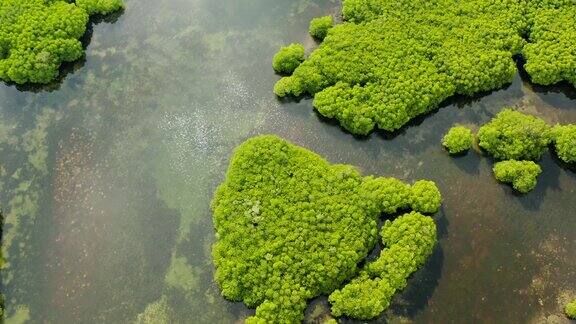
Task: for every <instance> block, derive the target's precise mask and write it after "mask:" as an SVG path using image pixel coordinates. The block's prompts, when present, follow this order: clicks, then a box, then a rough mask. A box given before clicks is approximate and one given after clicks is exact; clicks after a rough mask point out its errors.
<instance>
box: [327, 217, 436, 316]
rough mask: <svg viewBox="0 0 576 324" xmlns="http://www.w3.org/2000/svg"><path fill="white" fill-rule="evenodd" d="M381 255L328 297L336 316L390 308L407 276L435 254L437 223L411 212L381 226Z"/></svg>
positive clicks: (378, 311)
mask: <svg viewBox="0 0 576 324" xmlns="http://www.w3.org/2000/svg"><path fill="white" fill-rule="evenodd" d="M382 243H383V244H384V245H385V246H386V248H385V249H383V250H382V252H381V254H380V257H379V258H378V259H377V260H376V261H374V262H372V263H370V264H368V265H367V266H366V267H365V268H364V269H363V270H362V272H361V273H360V275H359V276H358V277H357V278H354V279H353V280H352V281H351V282H350V283H349V284H347V285H346V286H344V288H342V289H341V290H336V291H335V292H333V293H332V294H331V295H330V297H329V300H330V302H331V303H332V313H333V314H334V315H335V316H341V315H347V316H350V317H354V318H358V319H364V320H367V319H371V318H374V317H376V316H378V315H379V314H380V313H381V312H382V311H383V310H385V309H386V308H388V306H389V305H390V300H391V299H392V297H393V296H394V293H395V292H396V291H398V290H401V289H404V287H406V284H407V283H406V280H407V278H408V277H409V276H410V275H411V274H412V273H413V272H415V271H416V270H418V268H419V267H420V266H422V264H424V262H425V261H426V259H427V258H428V257H429V256H430V254H432V250H433V249H434V245H435V244H436V224H435V223H434V220H433V219H432V218H430V217H427V216H423V215H422V214H420V213H417V212H412V213H409V214H405V215H403V216H400V217H399V218H397V219H396V220H394V221H393V222H390V221H389V220H387V221H386V223H385V224H384V226H383V227H382Z"/></svg>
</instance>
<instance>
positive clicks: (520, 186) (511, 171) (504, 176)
mask: <svg viewBox="0 0 576 324" xmlns="http://www.w3.org/2000/svg"><path fill="white" fill-rule="evenodd" d="M493 171H494V176H496V179H498V181H501V182H505V183H511V184H512V186H513V187H514V189H516V190H518V191H519V192H521V193H527V192H529V191H531V190H532V189H534V188H535V187H536V180H537V178H538V175H540V173H542V168H540V166H539V165H538V164H536V163H534V162H533V161H516V160H509V161H502V162H498V163H496V164H495V165H494V169H493Z"/></svg>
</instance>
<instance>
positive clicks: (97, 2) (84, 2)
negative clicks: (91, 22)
mask: <svg viewBox="0 0 576 324" xmlns="http://www.w3.org/2000/svg"><path fill="white" fill-rule="evenodd" d="M76 5H77V6H78V7H80V8H82V9H84V10H86V12H87V13H88V14H89V15H94V14H99V15H107V14H109V13H112V12H114V11H118V10H120V9H122V8H124V3H123V1H122V0H76Z"/></svg>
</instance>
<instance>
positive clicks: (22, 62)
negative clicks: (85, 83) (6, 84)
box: [0, 0, 122, 84]
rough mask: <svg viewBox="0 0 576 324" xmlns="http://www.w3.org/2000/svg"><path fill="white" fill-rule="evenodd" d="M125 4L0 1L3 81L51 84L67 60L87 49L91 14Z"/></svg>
mask: <svg viewBox="0 0 576 324" xmlns="http://www.w3.org/2000/svg"><path fill="white" fill-rule="evenodd" d="M121 7H122V1H121V0H79V1H78V2H77V3H76V4H74V3H68V1H64V0H2V1H1V3H0V80H4V81H12V82H15V83H18V84H23V83H49V82H51V81H52V80H54V79H55V78H56V77H57V76H58V72H59V67H60V65H61V64H62V63H63V62H72V61H75V60H77V59H79V58H80V57H81V56H82V55H83V53H84V51H83V49H82V44H81V43H80V41H79V38H80V37H82V35H84V32H85V31H86V25H87V24H88V16H89V15H90V14H93V13H102V14H105V13H108V12H110V11H112V10H116V9H119V8H121Z"/></svg>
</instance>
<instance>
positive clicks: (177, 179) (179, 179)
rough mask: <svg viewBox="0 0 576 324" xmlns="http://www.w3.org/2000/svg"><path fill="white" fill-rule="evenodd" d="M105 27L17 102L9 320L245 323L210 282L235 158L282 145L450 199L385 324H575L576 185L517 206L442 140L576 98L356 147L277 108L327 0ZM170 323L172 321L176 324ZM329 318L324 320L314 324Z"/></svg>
mask: <svg viewBox="0 0 576 324" xmlns="http://www.w3.org/2000/svg"><path fill="white" fill-rule="evenodd" d="M126 2H127V10H126V11H125V12H124V13H122V14H121V15H117V16H115V17H109V18H108V19H107V21H101V22H98V23H96V24H94V26H93V30H92V32H91V34H90V35H89V36H88V37H86V40H85V41H86V43H87V51H86V59H85V60H83V61H82V62H79V63H76V64H74V65H70V66H68V67H66V70H67V71H69V73H68V74H66V75H65V76H64V77H63V78H62V79H61V80H60V81H59V82H57V83H55V84H53V85H50V86H49V87H40V88H39V87H27V88H26V87H25V88H17V87H15V86H13V85H6V84H1V85H0V157H1V158H0V164H1V166H2V167H1V168H0V190H1V195H0V206H1V207H2V211H3V213H4V216H5V217H6V222H7V224H6V226H5V228H4V238H3V244H4V246H7V245H9V246H10V248H9V250H8V251H9V255H8V261H9V262H10V266H9V268H8V269H6V270H3V271H2V287H1V289H2V292H4V294H5V296H6V306H7V309H8V315H9V316H12V315H14V314H16V317H10V318H9V320H8V322H14V323H16V322H18V320H22V319H26V318H28V319H29V321H30V322H32V323H45V322H46V323H93V322H97V323H100V322H105V323H124V322H128V321H132V320H135V319H136V317H137V316H138V314H140V313H142V312H144V310H145V309H146V307H147V305H150V304H152V303H157V304H162V305H164V306H165V307H166V308H167V309H168V310H169V313H170V314H172V316H173V322H177V323H190V322H195V323H232V322H236V321H240V320H242V319H243V318H244V317H246V316H247V315H248V314H250V313H251V312H252V310H249V309H247V308H246V307H245V306H244V305H243V304H241V303H231V302H227V301H225V300H224V299H223V298H222V297H221V296H220V293H219V290H218V288H217V287H216V286H215V284H214V283H213V282H212V275H213V265H212V263H211V257H210V246H211V244H212V243H213V241H214V232H213V229H212V220H211V214H210V210H209V203H210V199H211V196H212V192H213V190H214V188H215V187H216V186H217V185H218V183H219V182H220V181H222V179H223V176H224V172H225V171H226V168H227V163H228V160H229V158H230V156H231V153H232V149H233V148H234V147H235V146H237V145H238V144H239V143H241V142H242V141H244V140H245V139H246V138H248V137H250V136H252V135H255V134H263V133H274V134H277V135H280V136H282V137H284V138H286V139H288V140H290V141H292V142H294V143H297V144H300V145H302V146H305V147H308V148H310V149H312V150H314V151H316V152H318V153H319V154H321V155H323V156H324V157H326V158H327V159H328V160H329V161H331V162H334V163H349V164H353V165H356V166H358V167H359V168H360V169H361V170H362V171H363V172H364V173H365V174H374V175H382V176H394V177H398V178H400V179H402V180H405V181H409V182H410V181H414V180H416V179H420V178H427V179H431V180H434V181H436V182H437V184H438V185H439V187H440V189H441V191H442V193H443V197H444V204H443V208H442V210H441V212H440V213H439V214H438V215H437V216H436V217H435V218H436V221H437V224H438V226H439V230H440V243H439V245H438V247H437V249H436V251H435V253H434V255H433V257H432V258H431V260H430V261H429V262H428V264H427V265H426V266H425V268H424V269H422V270H421V271H419V272H418V273H416V275H415V276H413V278H412V279H411V280H410V284H409V287H408V288H407V289H406V290H405V291H404V292H403V293H402V294H400V295H398V296H397V298H396V299H395V301H394V304H393V306H392V307H391V309H390V310H389V311H388V312H386V313H385V314H384V315H383V316H382V318H381V319H379V320H378V322H382V321H385V320H386V321H389V322H400V321H413V322H417V323H428V322H434V323H470V322H483V323H525V322H534V323H541V322H545V321H557V322H559V323H564V322H567V320H566V319H565V318H564V317H563V316H562V314H561V307H562V306H563V304H564V302H565V301H566V300H568V299H570V298H573V297H576V200H575V199H574V197H575V190H576V173H575V172H573V171H570V170H568V169H566V168H565V167H563V166H562V165H560V164H559V163H557V161H556V160H555V158H554V157H553V156H551V155H550V154H547V155H546V156H545V157H544V158H543V159H542V161H541V165H542V167H543V170H544V172H543V174H542V175H541V177H540V180H539V183H538V187H537V188H536V189H535V190H534V191H533V192H531V193H530V194H528V195H525V196H519V195H517V194H515V193H514V192H513V191H512V190H511V188H510V187H508V186H505V185H501V184H498V183H497V182H496V181H495V180H494V179H493V176H492V174H491V168H492V161H491V160H490V159H489V158H486V157H482V156H481V155H480V154H478V153H476V152H470V153H469V154H468V155H466V156H464V157H460V158H451V157H449V156H448V155H447V154H446V153H445V152H444V151H443V150H442V148H441V146H440V140H441V138H442V136H443V134H444V133H445V132H446V131H447V130H448V129H449V128H450V127H451V126H452V125H453V124H454V123H463V124H467V125H471V126H474V127H477V126H478V125H480V124H482V123H485V122H487V121H488V120H489V119H490V118H491V117H492V116H494V115H495V114H496V113H497V112H498V111H499V110H500V109H501V108H502V107H504V106H514V107H518V108H519V109H521V110H523V111H526V112H529V113H533V114H536V115H538V116H540V117H542V118H544V119H545V120H547V121H548V122H551V123H555V122H562V123H576V91H575V90H574V89H573V88H571V87H569V86H560V87H553V88H551V87H550V88H542V87H533V86H531V85H530V84H529V83H528V82H527V81H526V78H525V77H521V76H520V75H519V76H518V77H517V78H516V80H515V81H514V83H513V84H511V85H510V86H509V87H507V88H506V89H503V90H500V91H495V92H492V93H489V94H484V95H481V96H478V97H476V98H457V99H454V100H451V101H450V102H448V103H446V104H445V105H444V106H443V107H442V108H441V109H439V110H438V111H437V112H434V113H432V114H430V115H428V116H425V117H422V118H419V119H418V120H416V121H415V122H414V123H412V124H411V125H410V126H408V127H406V128H404V129H402V130H401V131H400V132H398V133H396V134H383V133H378V132H377V133H374V134H372V135H371V136H369V137H365V138H356V137H353V136H351V135H349V134H347V133H345V132H344V131H343V130H342V129H341V128H340V127H339V126H338V125H337V124H335V123H334V122H332V121H330V120H325V119H323V118H321V117H320V116H319V115H317V114H316V113H315V112H314V111H313V109H312V107H311V100H309V99H302V100H299V101H298V102H294V101H288V102H279V101H278V100H277V99H276V98H275V97H274V95H273V94H272V87H273V84H274V82H275V81H276V80H277V79H278V78H279V77H278V76H276V75H274V73H273V71H272V68H271V57H272V56H273V54H274V52H275V51H276V50H277V49H278V47H279V46H281V45H283V44H287V43H291V42H303V43H304V44H305V45H306V47H307V48H309V49H312V48H313V47H314V46H316V45H315V43H314V41H313V40H311V39H310V38H309V37H308V36H307V25H308V21H309V20H310V19H311V18H312V17H314V16H319V15H325V14H331V13H334V12H338V5H339V3H338V2H337V1H328V0H323V1H320V0H300V1H282V0H267V1H264V0H235V1H233V0H221V1H210V0H174V1H170V2H161V1H152V0H140V1H135V0H128V1H126ZM166 305H167V306H166ZM325 312H326V302H325V300H324V299H322V298H320V299H318V300H315V301H313V302H312V304H311V306H310V308H309V310H308V312H307V321H309V322H316V321H318V319H319V318H321V317H322V315H323V314H324V313H325Z"/></svg>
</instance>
